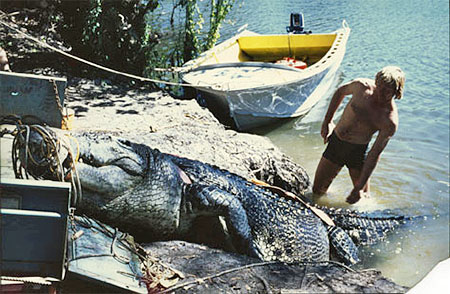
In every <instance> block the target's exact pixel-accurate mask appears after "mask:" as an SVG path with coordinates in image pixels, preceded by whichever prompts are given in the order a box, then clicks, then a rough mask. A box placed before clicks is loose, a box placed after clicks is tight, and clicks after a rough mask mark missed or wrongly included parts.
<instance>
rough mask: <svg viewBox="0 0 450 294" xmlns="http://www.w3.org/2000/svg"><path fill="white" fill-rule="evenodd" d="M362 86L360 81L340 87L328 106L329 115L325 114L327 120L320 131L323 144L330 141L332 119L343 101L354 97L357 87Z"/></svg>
mask: <svg viewBox="0 0 450 294" xmlns="http://www.w3.org/2000/svg"><path fill="white" fill-rule="evenodd" d="M359 85H360V82H359V81H358V80H353V81H351V82H349V83H347V84H344V85H342V86H341V87H339V88H338V89H337V90H336V92H335V93H334V95H333V97H332V98H331V101H330V105H329V106H328V110H327V113H326V114H325V118H324V119H323V123H322V128H321V130H320V135H321V136H322V138H323V142H324V143H326V142H327V141H328V136H329V135H330V134H329V133H330V124H332V119H333V116H334V114H335V113H336V110H337V109H338V107H339V105H341V103H342V100H344V97H345V96H347V95H352V94H353V93H354V92H355V91H356V90H357V87H358V86H359Z"/></svg>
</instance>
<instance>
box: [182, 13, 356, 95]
mask: <svg viewBox="0 0 450 294" xmlns="http://www.w3.org/2000/svg"><path fill="white" fill-rule="evenodd" d="M350 30H351V29H350V28H349V27H348V25H347V23H346V21H345V20H344V21H343V22H342V27H341V28H339V29H337V30H336V31H334V32H333V33H326V35H329V34H335V35H336V37H335V39H334V41H333V43H332V44H331V46H330V49H328V51H327V53H326V54H325V55H324V56H323V57H322V58H321V59H319V60H318V61H317V62H316V63H314V64H313V65H311V66H310V67H307V68H306V69H303V70H300V69H295V68H292V67H288V66H285V65H278V66H281V67H283V69H291V70H293V71H295V72H297V73H299V74H300V77H299V78H297V79H293V80H291V81H288V82H285V81H284V82H276V83H270V84H266V85H261V86H254V87H245V88H239V89H232V90H230V89H228V90H223V88H224V87H223V86H222V85H224V84H213V85H211V84H203V85H202V84H199V83H198V81H197V84H193V83H192V82H189V81H188V80H187V79H185V75H187V74H189V72H192V71H196V70H198V69H200V68H202V67H203V69H205V68H206V69H208V68H207V67H208V66H213V65H216V66H217V67H220V66H221V65H225V64H227V66H224V67H228V64H230V65H233V64H234V65H241V64H253V66H258V65H260V66H261V64H264V65H265V66H264V67H268V68H278V69H280V68H279V67H278V66H275V65H276V64H273V63H268V62H252V61H248V62H229V63H215V64H207V65H204V66H201V65H199V66H197V67H194V66H195V64H198V63H199V62H200V61H204V60H205V59H206V58H208V57H209V55H211V54H213V53H215V52H217V51H218V50H219V49H222V50H226V49H227V48H229V47H230V46H232V45H233V44H234V43H235V42H237V40H238V38H239V37H240V36H243V35H245V34H247V33H253V34H256V33H254V32H252V31H244V32H242V33H240V34H238V35H235V36H234V37H232V38H230V39H228V40H226V41H224V42H223V43H221V44H219V45H218V46H216V47H213V48H211V49H210V50H208V51H206V52H204V53H203V54H202V55H200V56H203V58H202V60H198V62H196V63H194V64H193V65H192V68H191V69H190V70H189V71H187V72H186V73H185V74H184V75H183V80H184V81H186V82H188V83H190V84H191V85H192V86H193V87H195V88H199V89H202V90H207V89H211V90H212V91H214V92H224V91H227V92H239V91H243V90H248V89H266V88H272V87H277V86H280V85H286V84H293V83H298V82H299V81H302V80H305V79H308V78H310V77H313V76H315V75H317V74H320V73H321V72H323V71H324V70H326V69H327V68H330V67H331V66H332V64H333V63H334V62H335V60H336V59H338V58H340V56H342V57H343V56H344V54H345V48H346V44H347V40H348V37H349V35H350ZM256 35H259V34H256ZM317 35H320V34H317ZM322 35H324V34H322ZM264 36H266V35H264ZM267 36H269V35H267ZM221 45H223V47H224V48H221V47H219V46H221ZM213 49H215V50H213ZM200 56H199V57H200ZM195 60H196V59H194V60H192V62H193V61H195ZM189 63H190V62H188V63H186V64H185V65H188V64H189ZM211 68H214V67H211Z"/></svg>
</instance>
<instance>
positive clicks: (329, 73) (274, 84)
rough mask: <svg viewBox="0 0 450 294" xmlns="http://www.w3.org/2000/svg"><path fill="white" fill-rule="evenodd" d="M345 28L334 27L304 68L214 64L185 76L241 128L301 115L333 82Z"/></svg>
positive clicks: (217, 110)
mask: <svg viewBox="0 0 450 294" xmlns="http://www.w3.org/2000/svg"><path fill="white" fill-rule="evenodd" d="M349 31H350V29H349V28H348V27H347V26H345V27H343V28H342V29H340V30H338V31H336V39H335V41H334V43H333V45H332V46H331V47H330V50H329V51H328V53H327V54H325V55H324V56H323V57H322V58H321V59H320V60H319V61H318V62H316V63H315V64H313V65H312V66H311V67H310V68H308V69H306V70H300V69H295V68H292V67H288V66H284V65H278V64H274V63H268V62H234V63H217V64H207V65H203V66H202V65H201V66H198V67H197V68H193V69H191V70H190V71H189V72H188V73H187V74H185V75H184V76H183V80H184V81H185V82H188V83H190V84H192V85H194V88H196V90H197V91H198V94H199V95H197V96H198V97H200V98H201V99H204V100H205V102H206V104H207V106H208V108H210V109H211V110H212V112H213V113H216V114H219V116H224V115H227V116H229V117H231V118H232V119H233V122H234V126H235V128H237V129H238V130H241V131H246V130H250V129H253V128H256V127H260V126H263V125H267V124H271V123H274V122H275V121H278V120H280V119H286V118H294V117H299V116H302V115H304V114H306V113H307V112H309V111H310V110H311V108H312V107H313V106H314V105H315V104H316V103H317V102H318V101H319V100H320V99H321V98H322V97H324V96H326V94H327V92H328V91H329V90H330V87H331V86H332V85H333V82H334V81H335V79H336V73H337V71H338V69H339V66H340V64H341V62H342V60H343V58H344V55H345V46H346V42H347V39H348V35H349ZM228 42H229V41H228ZM228 46H229V45H228ZM192 64H195V62H194V63H192V62H191V64H190V65H191V66H192ZM216 116H218V115H216ZM219 119H221V118H220V117H219Z"/></svg>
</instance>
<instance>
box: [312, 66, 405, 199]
mask: <svg viewBox="0 0 450 294" xmlns="http://www.w3.org/2000/svg"><path fill="white" fill-rule="evenodd" d="M404 84H405V75H404V73H403V71H402V70H401V69H400V68H398V67H396V66H386V67H385V68H383V69H382V70H381V71H379V72H378V73H377V75H376V78H375V81H374V80H372V79H362V78H361V79H355V80H353V81H351V82H349V83H347V84H345V85H343V86H341V87H339V88H338V89H337V91H336V93H335V94H334V95H333V98H332V99H331V102H330V105H329V106H328V111H327V113H326V115H325V118H324V120H323V123H322V129H321V131H320V135H321V136H322V138H323V140H324V144H325V143H327V142H329V143H328V146H327V148H326V150H325V151H324V153H323V155H322V158H321V160H320V162H319V165H318V166H317V170H316V175H315V178H314V185H313V193H314V194H317V195H322V194H324V193H326V191H327V190H328V187H329V186H330V184H331V182H332V181H333V180H334V178H335V177H336V176H337V174H338V173H339V171H340V170H341V168H342V167H343V166H344V165H346V166H347V168H348V170H349V173H350V177H351V179H352V182H353V190H352V191H351V193H350V195H349V196H348V197H347V199H346V201H347V202H348V203H350V204H353V203H356V202H357V201H358V200H359V199H360V198H361V196H362V193H369V177H370V175H371V174H372V172H373V171H374V169H375V166H376V165H377V163H378V160H379V158H380V156H381V152H382V151H383V150H384V148H385V147H386V145H387V143H388V142H389V139H390V138H391V137H392V136H393V135H394V133H395V131H396V130H397V127H398V113H397V106H396V104H395V101H394V99H401V98H402V95H403V86H404ZM347 95H352V98H351V99H350V101H349V102H348V103H347V105H346V107H345V109H344V113H343V114H342V117H341V119H340V120H339V122H338V124H337V125H336V127H335V128H334V130H333V127H334V124H333V121H332V119H333V116H334V114H335V112H336V110H337V109H338V107H339V105H340V104H341V103H342V100H343V99H344V97H345V96H347ZM376 132H378V135H377V138H376V140H375V142H374V143H373V145H372V148H371V149H370V151H369V152H368V154H367V157H366V151H367V147H368V144H369V142H370V140H371V139H372V136H373V135H374V134H375V133H376Z"/></svg>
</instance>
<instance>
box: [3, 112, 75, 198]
mask: <svg viewBox="0 0 450 294" xmlns="http://www.w3.org/2000/svg"><path fill="white" fill-rule="evenodd" d="M3 122H7V123H15V125H16V128H15V129H14V130H13V131H5V130H4V131H2V132H1V134H0V136H1V137H2V136H3V135H5V134H10V135H12V136H13V137H14V139H13V143H12V150H11V159H12V165H13V171H14V175H15V177H16V178H17V179H29V178H30V177H32V178H33V179H35V180H42V179H46V180H55V181H60V182H66V181H70V183H71V186H72V207H76V205H77V203H79V202H80V201H81V199H82V192H81V182H80V178H79V175H78V172H77V170H76V165H75V163H76V161H77V160H78V157H79V147H78V142H76V140H75V138H73V137H71V136H69V135H67V136H65V138H63V139H61V138H60V137H58V135H57V134H56V133H55V132H54V131H52V130H51V129H50V128H48V127H46V126H42V125H37V124H31V125H27V124H24V123H23V122H22V119H21V118H20V117H17V116H9V117H6V118H3V119H2V122H1V123H3ZM69 140H75V143H76V145H77V151H76V153H75V155H74V152H73V151H72V147H71V144H70V141H69ZM64 153H67V156H66V157H65V158H61V156H60V155H61V154H64Z"/></svg>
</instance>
